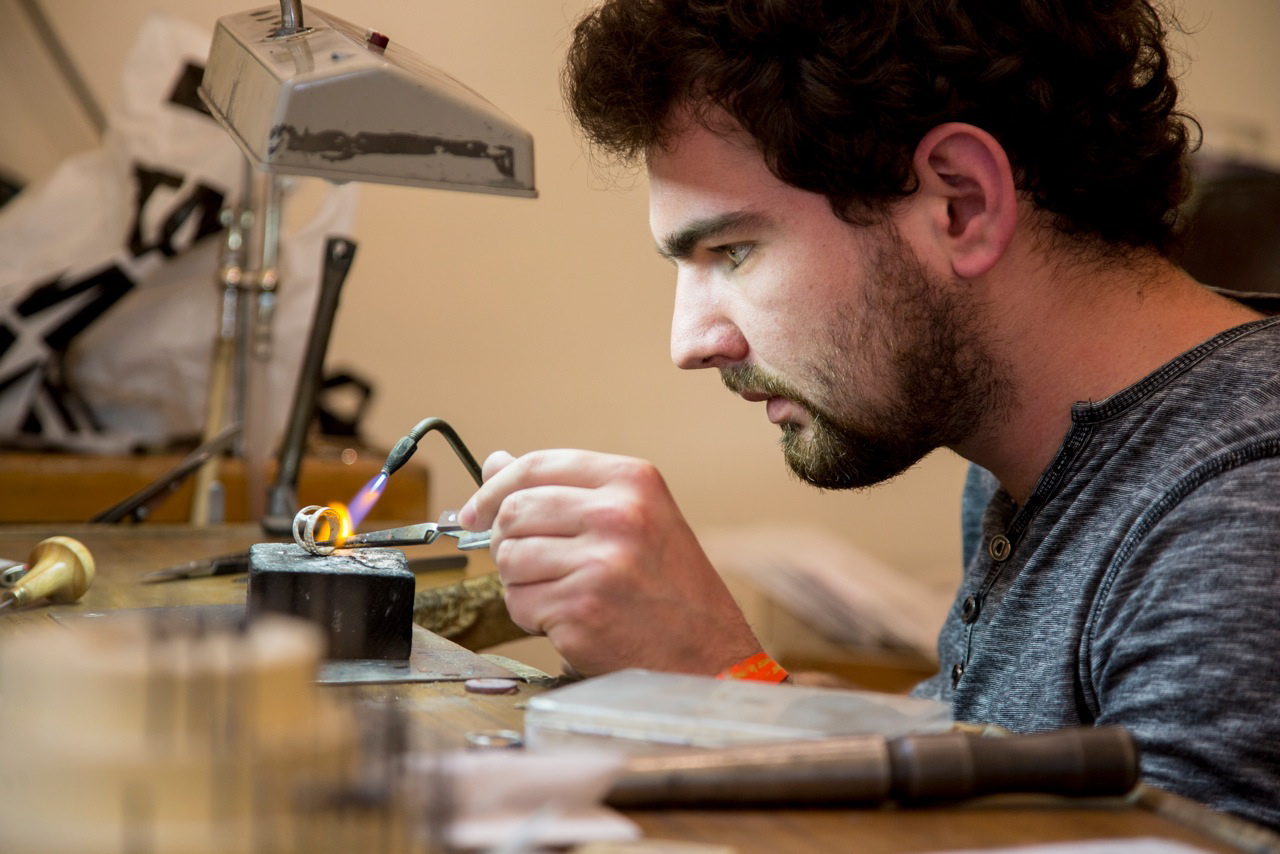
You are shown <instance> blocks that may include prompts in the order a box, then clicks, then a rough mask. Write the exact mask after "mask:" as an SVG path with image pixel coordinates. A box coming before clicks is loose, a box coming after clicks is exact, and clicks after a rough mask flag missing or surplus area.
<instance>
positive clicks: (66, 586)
mask: <svg viewBox="0 0 1280 854" xmlns="http://www.w3.org/2000/svg"><path fill="white" fill-rule="evenodd" d="M27 563H28V565H29V566H30V567H31V570H30V571H29V572H28V573H27V574H26V577H24V578H23V579H22V584H20V585H19V586H18V587H16V588H14V589H13V591H12V593H13V598H14V604H16V605H25V604H27V603H28V602H33V601H35V600H37V599H44V598H46V597H47V598H49V599H52V600H53V601H54V602H74V601H76V600H77V599H79V598H80V597H81V596H83V595H84V592H85V591H86V590H88V589H89V585H90V584H92V583H93V576H94V571H95V566H94V563H93V555H91V554H89V550H88V549H87V548H85V546H84V543H82V542H80V541H79V540H75V539H72V538H71V537H50V538H49V539H47V540H42V541H41V542H40V543H38V544H37V545H36V547H35V548H34V549H32V550H31V557H30V559H29V560H28V561H27Z"/></svg>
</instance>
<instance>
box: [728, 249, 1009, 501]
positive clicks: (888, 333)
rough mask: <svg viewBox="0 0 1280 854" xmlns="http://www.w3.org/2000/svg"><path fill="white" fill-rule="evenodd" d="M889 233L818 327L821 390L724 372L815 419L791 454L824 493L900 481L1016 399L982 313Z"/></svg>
mask: <svg viewBox="0 0 1280 854" xmlns="http://www.w3.org/2000/svg"><path fill="white" fill-rule="evenodd" d="M880 232H881V233H882V234H883V235H884V237H883V239H881V240H878V241H877V242H876V248H875V251H874V253H873V257H872V259H871V263H870V264H869V265H868V266H867V269H866V271H865V272H866V273H867V275H866V276H865V281H864V283H863V285H862V296H861V298H860V300H859V303H858V304H857V305H856V306H855V305H843V306H839V307H833V309H832V312H831V314H830V317H831V322H830V324H829V326H828V328H827V329H825V330H815V333H816V335H817V337H818V339H819V341H820V349H819V353H818V354H817V355H816V356H814V357H811V358H810V359H809V360H808V362H807V364H806V365H805V373H806V375H807V376H806V379H807V380H808V383H809V385H810V386H811V387H812V388H813V391H812V392H811V393H805V392H802V391H801V390H800V388H799V387H798V386H797V385H796V384H795V383H793V382H790V381H788V380H786V379H784V378H782V377H779V376H776V375H774V374H771V373H769V372H767V371H765V370H763V369H761V368H759V367H757V366H755V365H746V364H743V365H731V366H728V367H726V368H722V369H721V371H720V376H721V379H722V380H723V381H724V384H725V385H726V386H727V387H728V388H729V389H730V390H731V391H735V392H742V391H746V390H748V389H750V390H754V391H760V392H764V393H767V394H769V395H771V396H774V397H782V398H785V399H787V400H790V401H792V402H794V403H796V404H797V405H799V406H800V407H802V408H803V409H804V410H805V411H806V412H807V413H808V414H809V416H810V423H809V424H808V425H807V426H805V425H801V424H796V423H794V422H786V423H783V424H782V425H781V428H782V439H781V445H782V451H783V456H784V458H785V460H786V463H787V466H788V467H789V468H790V469H791V471H792V472H793V473H794V474H795V475H796V476H797V477H799V478H800V479H801V480H804V481H806V482H808V483H810V484H812V485H814V486H817V487H819V488H822V489H857V488H861V487H866V486H871V485H872V484H876V483H881V482H883V481H885V480H889V479H890V478H893V477H895V476H896V475H898V474H901V473H902V472H904V471H906V470H907V469H908V468H910V467H911V466H913V465H915V464H916V463H917V462H919V461H920V460H921V459H923V458H924V457H925V456H926V455H927V454H929V453H930V452H931V451H933V450H935V449H937V448H941V447H947V446H954V445H956V444H959V443H960V442H962V441H963V440H964V439H966V438H968V437H969V436H970V435H971V434H972V433H973V431H974V430H975V429H976V428H977V427H978V426H979V424H980V423H981V422H982V421H983V420H984V419H985V418H986V417H988V416H989V415H990V414H991V413H992V412H993V411H997V410H999V409H1001V408H1003V407H1005V406H1007V405H1009V404H1010V403H1011V402H1012V399H1013V392H1012V385H1011V383H1010V382H1009V380H1008V375H1009V372H1008V371H1007V370H1006V369H1005V367H1004V366H1003V365H1002V364H1001V363H999V362H998V361H997V360H996V359H995V357H994V356H993V355H992V354H991V353H990V351H989V350H988V348H987V347H986V344H985V339H984V337H983V335H982V333H983V331H984V329H985V328H987V327H988V325H987V324H985V323H984V319H985V316H986V315H985V312H984V311H983V307H982V306H981V305H979V304H975V303H974V302H973V301H970V300H966V299H964V298H962V296H961V294H960V293H959V292H958V290H959V289H957V288H955V287H951V283H949V282H947V281H946V280H944V279H942V278H941V277H939V276H936V275H934V274H933V273H932V272H931V271H929V270H928V268H926V267H925V266H924V264H923V263H921V261H920V260H919V258H918V257H917V256H916V255H915V253H914V251H913V250H912V249H911V247H910V246H908V245H907V244H906V242H905V241H903V240H902V238H901V237H900V236H899V235H898V234H897V232H896V231H893V230H892V229H890V228H883V229H881V230H880ZM868 388H876V389H879V391H878V397H874V396H872V395H869V394H866V393H865V391H864V390H865V389H868Z"/></svg>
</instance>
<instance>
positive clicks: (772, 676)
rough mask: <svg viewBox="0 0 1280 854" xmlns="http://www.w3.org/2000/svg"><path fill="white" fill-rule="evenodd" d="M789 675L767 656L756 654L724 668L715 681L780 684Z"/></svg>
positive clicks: (761, 653)
mask: <svg viewBox="0 0 1280 854" xmlns="http://www.w3.org/2000/svg"><path fill="white" fill-rule="evenodd" d="M789 675H790V674H789V673H787V671H785V670H783V669H782V665H781V664H779V663H778V662H776V661H774V660H773V659H772V658H770V657H769V656H768V655H767V654H765V653H763V652H757V653H756V654H755V655H753V656H751V657H750V658H744V659H742V661H739V662H738V663H737V664H735V665H733V666H732V667H726V668H725V669H724V670H721V671H720V672H719V673H717V674H716V678H717V679H750V680H751V681H753V682H782V681H783V680H785V679H786V678H787V677H788V676H789Z"/></svg>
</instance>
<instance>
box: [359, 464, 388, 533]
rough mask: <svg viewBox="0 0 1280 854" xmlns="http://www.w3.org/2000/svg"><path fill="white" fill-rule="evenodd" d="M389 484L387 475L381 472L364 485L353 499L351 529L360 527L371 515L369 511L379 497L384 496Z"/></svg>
mask: <svg viewBox="0 0 1280 854" xmlns="http://www.w3.org/2000/svg"><path fill="white" fill-rule="evenodd" d="M386 485H387V476H386V475H385V474H382V473H379V474H378V476H377V477H375V478H374V479H373V480H371V481H369V482H368V483H366V484H365V485H364V488H362V489H361V490H360V491H359V492H357V493H356V497H355V498H353V499H351V508H350V510H351V530H353V531H357V530H359V529H360V523H361V522H363V521H364V518H365V517H366V516H368V515H369V511H370V510H372V509H373V505H375V504H377V503H378V499H379V498H381V497H382V490H383V488H385V487H386Z"/></svg>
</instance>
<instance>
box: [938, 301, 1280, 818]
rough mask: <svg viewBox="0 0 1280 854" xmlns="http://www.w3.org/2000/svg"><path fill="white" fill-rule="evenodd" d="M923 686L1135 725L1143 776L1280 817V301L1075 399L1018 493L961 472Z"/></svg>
mask: <svg viewBox="0 0 1280 854" xmlns="http://www.w3.org/2000/svg"><path fill="white" fill-rule="evenodd" d="M963 512H964V516H963V521H964V557H965V563H966V569H965V572H964V579H963V583H962V584H961V587H960V590H959V593H958V595H957V596H956V601H955V604H954V605H953V607H952V608H951V611H950V613H949V615H948V616H947V619H946V622H945V624H944V626H943V628H942V632H941V634H940V636H939V639H938V654H939V661H940V662H941V665H942V666H941V670H940V672H939V673H938V675H937V676H935V677H933V678H931V679H929V680H926V681H925V682H923V683H921V685H919V686H918V687H917V688H916V691H915V693H916V694H917V695H919V696H926V697H932V698H935V699H940V700H944V701H947V702H950V704H951V706H952V710H953V712H954V714H955V717H956V719H957V720H964V721H973V722H984V723H991V724H997V725H999V726H1003V727H1006V728H1008V729H1011V730H1014V731H1017V732H1038V731H1045V730H1051V729H1057V728H1060V727H1065V726H1073V725H1081V724H1086V725H1088V724H1097V725H1102V724H1117V725H1120V726H1124V727H1126V728H1127V729H1128V730H1129V731H1130V732H1131V733H1132V734H1133V736H1134V738H1135V739H1136V741H1137V742H1138V744H1139V747H1140V749H1141V751H1142V760H1141V762H1142V777H1143V779H1144V781H1145V782H1147V783H1149V784H1151V785H1154V786H1158V787H1160V788H1163V789H1166V790H1169V791H1172V792H1176V793H1178V794H1181V795H1185V796H1187V797H1190V798H1193V799H1195V800H1197V801H1200V802H1202V803H1205V804H1208V805H1210V806H1212V807H1215V808H1217V809H1221V810H1225V811H1227V812H1231V813H1235V814H1238V815H1241V816H1244V817H1246V818H1249V819H1252V820H1254V821H1257V822H1260V823H1262V824H1266V825H1269V826H1271V827H1273V828H1280V318H1273V319H1268V320H1262V321H1257V322H1255V323H1250V324H1246V325H1244V326H1240V327H1236V328H1234V329H1231V330H1228V331H1226V332H1224V333H1222V334H1221V335H1218V336H1216V337H1215V338H1212V339H1210V340H1209V341H1206V342H1205V343H1203V344H1201V345H1200V346H1198V347H1196V348H1195V349H1193V350H1191V351H1189V352H1187V353H1184V354H1183V355H1182V356H1180V357H1178V358H1177V359H1175V360H1174V361H1172V362H1170V363H1169V364H1167V365H1165V366H1164V367H1162V368H1160V369H1159V370H1158V371H1156V372H1155V373H1153V374H1151V375H1150V376H1148V377H1146V378H1145V379H1143V380H1141V381H1140V382H1138V383H1136V384H1135V385H1133V386H1131V387H1130V388H1128V389H1125V390H1124V391H1121V392H1120V393H1118V394H1116V395H1114V396H1112V397H1110V398H1108V399H1106V400H1103V401H1100V402H1097V403H1078V404H1076V405H1075V406H1074V407H1072V411H1071V427H1070V429H1069V431H1068V433H1067V436H1066V439H1065V440H1064V441H1063V443H1062V446H1061V448H1060V449H1059V451H1058V454H1057V456H1056V457H1055V458H1054V460H1053V462H1052V463H1051V464H1050V466H1049V468H1048V469H1047V470H1046V471H1045V473H1044V474H1043V475H1042V476H1041V478H1040V481H1039V483H1038V484H1037V485H1036V488H1035V491H1034V492H1033V494H1032V495H1031V497H1030V499H1029V500H1028V501H1027V503H1026V504H1025V505H1024V506H1021V507H1020V506H1018V505H1016V504H1015V503H1014V502H1013V501H1012V499H1011V498H1010V496H1009V495H1008V493H1006V492H1005V491H1004V490H1002V489H1000V488H999V485H998V484H997V483H996V482H995V479H994V478H993V477H992V476H991V475H990V474H989V473H988V472H986V471H983V470H982V469H978V468H976V467H975V468H974V469H973V470H972V471H971V472H970V477H969V481H968V483H967V484H966V487H965V501H964V511H963Z"/></svg>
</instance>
